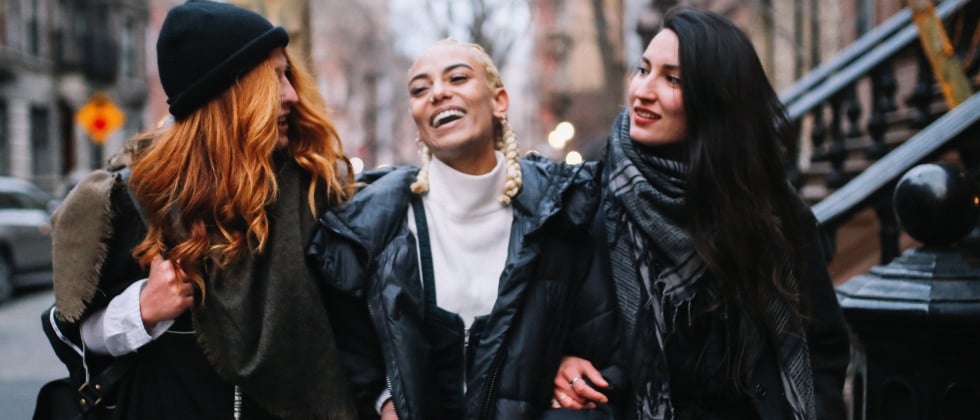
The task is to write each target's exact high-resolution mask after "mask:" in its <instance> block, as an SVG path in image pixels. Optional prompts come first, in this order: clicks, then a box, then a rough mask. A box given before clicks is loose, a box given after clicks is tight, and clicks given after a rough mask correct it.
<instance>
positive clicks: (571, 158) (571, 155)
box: [565, 150, 583, 165]
mask: <svg viewBox="0 0 980 420" xmlns="http://www.w3.org/2000/svg"><path fill="white" fill-rule="evenodd" d="M582 161H583V159H582V154H581V153H579V152H576V151H574V150H572V151H571V152H568V154H567V155H565V163H567V164H569V165H578V164H580V163H582Z"/></svg>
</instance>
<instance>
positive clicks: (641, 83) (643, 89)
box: [630, 77, 657, 102]
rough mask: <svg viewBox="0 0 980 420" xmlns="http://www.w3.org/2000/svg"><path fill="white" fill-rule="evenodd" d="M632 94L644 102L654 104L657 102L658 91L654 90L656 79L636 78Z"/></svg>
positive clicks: (631, 89)
mask: <svg viewBox="0 0 980 420" xmlns="http://www.w3.org/2000/svg"><path fill="white" fill-rule="evenodd" d="M630 91H631V92H630V93H631V94H632V96H633V97H635V98H636V99H639V100H640V101H642V102H653V101H655V100H657V93H656V92H657V90H656V89H654V78H652V77H646V78H634V79H633V83H632V84H631V86H630Z"/></svg>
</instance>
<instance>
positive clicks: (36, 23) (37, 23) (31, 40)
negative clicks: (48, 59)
mask: <svg viewBox="0 0 980 420" xmlns="http://www.w3.org/2000/svg"><path fill="white" fill-rule="evenodd" d="M30 7H31V17H30V19H28V20H27V48H28V51H29V52H30V53H31V55H33V56H35V57H39V56H40V55H41V17H40V16H39V15H38V10H37V8H38V5H37V2H36V1H32V2H31V6H30Z"/></svg>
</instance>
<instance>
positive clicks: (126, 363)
mask: <svg viewBox="0 0 980 420" xmlns="http://www.w3.org/2000/svg"><path fill="white" fill-rule="evenodd" d="M135 362H136V361H135V359H134V358H133V357H131V356H124V357H121V358H117V359H115V360H113V362H112V363H110V364H109V365H108V366H106V368H105V369H102V371H101V372H99V373H98V374H97V375H94V376H92V377H90V378H89V380H88V381H87V382H85V383H83V384H82V385H81V386H79V387H78V393H79V394H81V396H82V399H81V400H80V401H79V404H80V406H81V408H82V411H88V410H91V409H93V408H95V407H98V406H99V405H101V404H102V403H103V399H104V397H105V396H106V395H111V394H112V391H113V390H114V389H115V387H116V384H118V383H119V380H120V379H122V378H123V376H126V373H128V372H129V370H130V369H131V368H132V367H133V364H134V363H135Z"/></svg>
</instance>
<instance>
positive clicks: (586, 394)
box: [572, 380, 609, 403]
mask: <svg viewBox="0 0 980 420" xmlns="http://www.w3.org/2000/svg"><path fill="white" fill-rule="evenodd" d="M572 390H573V391H575V394H577V395H578V396H579V397H580V398H582V399H584V400H588V401H595V402H600V403H607V402H609V399H608V398H606V396H605V395H604V394H603V393H601V392H599V391H596V390H595V388H592V387H591V386H589V385H588V384H587V383H585V381H584V380H579V381H575V383H574V384H572Z"/></svg>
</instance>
